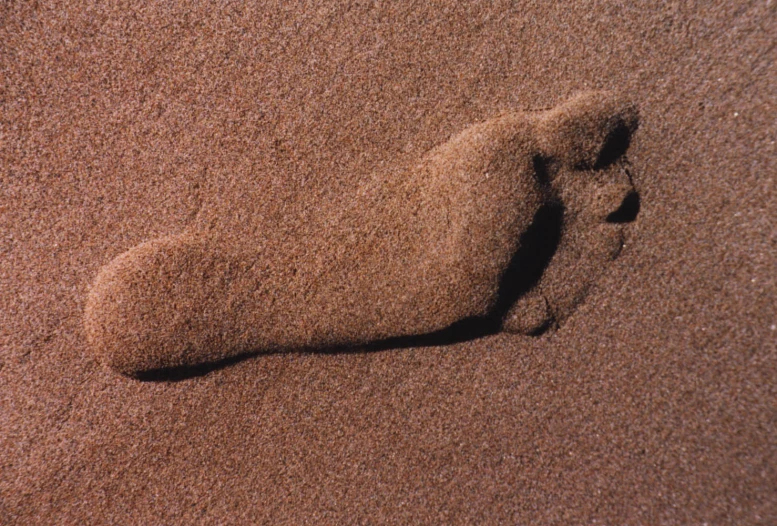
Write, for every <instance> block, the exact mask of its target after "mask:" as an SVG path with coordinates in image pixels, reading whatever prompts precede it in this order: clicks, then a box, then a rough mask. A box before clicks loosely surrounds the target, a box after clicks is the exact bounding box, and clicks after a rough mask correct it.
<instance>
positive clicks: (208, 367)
mask: <svg viewBox="0 0 777 526" xmlns="http://www.w3.org/2000/svg"><path fill="white" fill-rule="evenodd" d="M258 354H260V353H258V352H254V353H247V354H241V355H239V356H231V357H229V358H224V359H223V360H218V361H215V362H208V363H202V364H199V365H191V366H182V367H165V368H161V369H151V370H148V371H142V372H139V373H136V374H135V375H134V376H133V378H135V379H137V380H140V381H141V382H180V381H182V380H188V379H190V378H197V377H199V376H205V375H206V374H208V373H210V372H212V371H215V370H216V369H224V368H227V367H229V366H230V365H234V364H236V363H239V362H242V361H243V360H247V359H248V358H251V357H253V356H257V355H258ZM261 354H266V353H261Z"/></svg>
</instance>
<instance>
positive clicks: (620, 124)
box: [538, 91, 639, 168]
mask: <svg viewBox="0 0 777 526" xmlns="http://www.w3.org/2000/svg"><path fill="white" fill-rule="evenodd" d="M638 123H639V114H638V111H637V108H636V106H635V105H634V104H632V103H630V102H628V101H627V100H625V99H624V98H622V97H620V96H618V95H615V94H613V93H610V92H605V91H594V92H586V93H581V94H578V95H576V96H574V97H572V98H571V99H570V100H569V101H568V102H566V103H565V104H563V105H561V106H559V107H557V108H555V109H553V110H551V111H549V112H548V113H547V114H546V115H545V117H544V118H543V119H542V120H541V121H540V123H539V124H538V139H539V142H540V147H541V148H542V150H543V151H544V152H545V154H546V155H548V156H550V157H555V158H557V159H559V160H561V161H562V162H563V163H564V164H566V165H567V166H571V167H576V168H604V167H606V166H608V165H610V164H612V163H613V162H614V161H615V160H617V159H618V158H619V157H620V156H621V155H623V154H624V153H625V152H626V150H627V149H628V147H629V143H630V140H631V135H632V134H633V133H634V131H635V130H636V129H637V126H638Z"/></svg>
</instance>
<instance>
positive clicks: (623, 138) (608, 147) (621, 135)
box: [594, 120, 632, 170]
mask: <svg viewBox="0 0 777 526" xmlns="http://www.w3.org/2000/svg"><path fill="white" fill-rule="evenodd" d="M631 134H632V130H630V129H629V127H628V126H626V123H625V122H623V121H622V120H619V121H618V122H617V124H616V125H615V126H614V127H613V129H612V130H610V133H608V134H607V138H606V139H605V140H604V146H603V147H602V151H601V152H599V157H598V158H597V159H596V163H595V164H594V170H602V169H604V168H607V167H608V166H610V165H611V164H613V163H614V162H615V161H617V160H618V159H620V158H621V157H622V156H623V154H624V153H626V150H628V149H629V146H630V145H631Z"/></svg>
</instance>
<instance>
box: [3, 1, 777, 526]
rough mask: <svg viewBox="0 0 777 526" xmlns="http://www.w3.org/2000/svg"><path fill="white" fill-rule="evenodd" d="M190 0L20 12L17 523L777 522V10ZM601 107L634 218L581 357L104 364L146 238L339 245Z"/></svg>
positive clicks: (14, 247)
mask: <svg viewBox="0 0 777 526" xmlns="http://www.w3.org/2000/svg"><path fill="white" fill-rule="evenodd" d="M168 4H169V3H167V2H158V3H153V4H149V5H144V6H140V4H138V5H124V4H121V5H112V6H106V5H103V4H102V3H99V4H98V3H95V5H92V4H90V3H87V2H83V3H77V2H65V3H58V4H55V3H53V2H52V3H48V2H29V3H22V2H5V3H2V4H1V5H0V316H2V317H1V318H0V524H54V523H56V524H83V523H93V524H103V523H119V524H192V523H202V524H253V523H272V524H276V523H287V524H305V523H321V524H342V523H366V524H371V523H385V524H397V523H399V524H403V523H420V524H446V523H454V524H471V523H484V524H501V523H503V524H515V523H525V524H531V523H539V524H554V523H555V524H577V523H606V524H621V523H628V524H657V523H667V524H694V523H696V524H701V523H705V522H706V523H709V524H728V523H731V524H774V523H775V522H777V381H776V380H777V272H775V269H777V195H776V194H777V188H775V173H777V163H775V158H777V157H776V154H777V151H776V150H777V148H775V140H777V124H775V123H777V112H776V111H775V107H774V106H775V98H776V97H777V88H775V86H777V71H775V67H776V66H775V64H777V51H775V39H776V37H775V35H777V23H776V22H777V3H775V2H774V1H771V2H770V1H767V0H758V1H753V2H722V1H721V2H714V3H711V2H677V3H665V2H662V3H655V4H654V5H652V4H651V5H648V4H647V3H631V2H628V3H627V2H623V3H616V2H609V3H605V2H585V1H576V2H573V3H566V2H564V3H557V4H555V5H549V3H547V2H536V3H534V2H483V3H482V4H481V3H474V2H473V3H453V2H450V3H448V2H440V3H437V4H433V3H431V2H425V3H418V4H415V3H412V4H411V3H409V2H391V3H385V4H383V3H375V2H364V3H352V4H351V5H344V4H341V3H338V2H331V3H329V2H328V3H326V4H325V5H324V3H322V2H310V3H309V5H308V4H305V3H296V4H292V3H289V2H277V4H275V5H273V4H272V3H271V2H264V3H262V6H261V7H254V8H243V7H235V6H226V5H225V6H214V5H203V4H200V3H192V4H191V5H189V4H186V5H185V3H184V2H181V3H179V4H176V6H175V7H170V6H169V5H168ZM594 89H601V90H611V91H617V92H620V93H624V94H626V95H628V96H629V97H630V98H631V99H632V100H634V102H635V103H636V104H637V105H638V107H639V110H640V127H639V131H638V132H637V133H636V134H635V136H634V140H633V143H632V145H631V147H630V149H629V152H628V157H629V162H630V165H631V167H632V173H633V177H634V184H635V186H636V188H637V190H638V191H639V192H640V196H641V209H640V213H639V216H638V217H637V219H636V221H634V222H633V223H631V224H630V225H629V227H628V229H626V235H627V237H626V243H625V247H624V249H623V251H622V253H621V254H620V257H619V258H618V259H617V260H615V261H614V262H612V263H611V264H610V266H609V268H608V269H607V270H606V272H604V273H603V274H602V277H601V278H600V279H599V281H598V282H597V283H596V284H595V285H594V287H593V289H592V290H591V292H590V294H589V296H588V297H587V299H586V300H585V302H584V303H583V304H582V305H581V306H580V307H579V308H578V309H577V310H576V311H575V312H574V314H573V315H572V316H571V317H570V318H569V319H568V320H566V322H565V323H564V324H563V325H562V326H561V327H560V328H559V329H558V330H557V331H555V332H549V333H547V334H545V335H543V336H541V337H537V338H533V337H528V336H520V335H510V334H504V333H502V334H498V335H493V336H489V337H485V338H480V339H476V340H473V341H468V342H463V343H458V344H452V345H445V346H431V347H417V348H414V347H410V348H395V349H388V350H381V351H373V352H367V351H364V350H358V349H357V350H355V351H351V352H339V353H326V354H321V353H291V354H272V355H268V356H256V357H252V358H248V359H245V360H241V361H237V362H235V363H231V364H229V365H228V366H226V367H222V368H218V369H215V370H212V371H210V372H208V373H207V374H204V375H201V376H195V377H192V378H186V379H182V380H180V381H147V382H140V381H138V380H134V379H131V378H128V377H125V376H122V375H119V374H116V373H115V372H113V371H112V370H110V369H108V368H107V367H105V366H104V365H102V364H100V363H98V362H97V361H96V360H95V359H94V357H93V355H92V353H91V352H90V350H89V349H88V345H87V339H86V335H85V331H84V328H83V313H84V307H85V304H86V299H87V295H88V292H89V290H90V286H91V284H92V283H93V281H94V279H95V276H96V275H97V273H98V271H99V270H100V268H101V267H103V266H104V265H105V264H107V263H108V262H110V261H111V260H112V259H113V258H115V257H116V256H117V255H119V254H121V253H123V252H125V251H127V250H128V249H130V248H132V247H134V246H136V245H138V244H139V243H142V242H144V241H147V240H150V239H154V238H158V237H162V236H168V235H175V234H178V233H180V232H182V231H184V230H186V229H187V228H192V227H197V226H203V225H212V224H214V223H218V224H219V228H221V229H224V230H227V231H229V230H232V231H234V232H241V231H242V230H241V229H244V228H245V225H246V224H250V225H251V228H252V229H255V230H259V229H261V228H262V226H263V225H267V226H268V228H269V227H270V226H271V227H272V229H273V231H275V232H278V231H283V230H284V229H288V232H289V236H290V238H294V236H295V235H296V234H295V233H296V232H299V231H301V230H310V231H315V230H316V228H315V227H317V226H327V225H329V224H331V223H332V222H334V221H335V220H336V219H337V218H339V217H341V216H342V214H343V213H344V212H343V211H344V210H348V207H349V204H350V203H352V202H353V201H354V196H356V195H358V194H359V192H360V191H363V190H364V188H365V187H367V188H369V187H370V185H371V184H372V183H373V182H374V178H376V177H379V176H380V174H384V175H385V174H386V173H390V172H391V170H394V169H395V168H396V167H398V166H406V165H408V164H411V163H412V162H414V161H415V160H417V159H419V158H420V157H422V156H423V155H424V154H425V153H427V152H429V151H430V150H431V149H432V148H434V147H435V146H437V145H440V144H443V143H445V142H446V141H447V140H449V139H450V138H451V137H452V136H455V134H457V133H459V132H461V131H462V130H464V129H466V128H467V127H468V126H471V125H472V124H474V123H477V122H481V121H484V120H487V119H490V118H493V117H496V116H499V115H501V114H504V113H505V112H513V111H533V110H540V109H547V108H550V107H554V106H556V105H557V104H560V103H563V102H564V101H565V100H567V99H568V98H569V96H570V95H571V94H572V93H575V92H579V91H586V90H594ZM326 241H327V240H326V239H323V240H319V242H321V243H323V244H324V245H326ZM572 285H573V284H570V286H572Z"/></svg>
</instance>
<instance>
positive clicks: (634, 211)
mask: <svg viewBox="0 0 777 526" xmlns="http://www.w3.org/2000/svg"><path fill="white" fill-rule="evenodd" d="M639 209H640V199H639V194H638V193H637V192H636V191H635V190H632V191H630V192H629V193H627V194H626V197H624V198H623V201H621V204H620V206H619V207H618V208H617V209H616V210H615V211H613V212H610V213H609V214H607V217H606V218H605V221H607V222H608V223H631V222H632V221H634V220H635V219H637V215H639Z"/></svg>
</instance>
